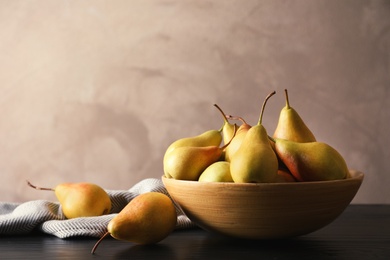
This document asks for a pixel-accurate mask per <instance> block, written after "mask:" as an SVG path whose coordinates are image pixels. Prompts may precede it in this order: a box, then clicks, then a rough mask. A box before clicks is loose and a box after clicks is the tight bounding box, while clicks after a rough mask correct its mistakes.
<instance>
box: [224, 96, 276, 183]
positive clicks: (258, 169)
mask: <svg viewBox="0 0 390 260" xmlns="http://www.w3.org/2000/svg"><path fill="white" fill-rule="evenodd" d="M274 94H275V91H274V92H272V93H271V94H269V95H268V96H267V97H266V99H265V101H264V103H263V106H262V109H261V114H260V118H259V121H258V123H257V125H255V126H252V127H251V128H250V129H249V130H248V132H247V133H246V135H245V138H244V140H243V141H242V143H241V145H240V147H239V148H238V150H237V152H236V153H235V154H234V155H233V156H232V158H231V162H230V171H231V174H232V178H233V180H234V182H237V183H249V182H274V181H275V179H276V177H277V173H278V159H277V157H276V154H275V152H274V150H273V149H272V147H271V144H270V141H269V139H268V134H267V131H266V129H265V128H264V126H263V125H262V118H263V113H264V108H265V105H266V103H267V100H268V99H269V98H270V97H271V96H272V95H274Z"/></svg>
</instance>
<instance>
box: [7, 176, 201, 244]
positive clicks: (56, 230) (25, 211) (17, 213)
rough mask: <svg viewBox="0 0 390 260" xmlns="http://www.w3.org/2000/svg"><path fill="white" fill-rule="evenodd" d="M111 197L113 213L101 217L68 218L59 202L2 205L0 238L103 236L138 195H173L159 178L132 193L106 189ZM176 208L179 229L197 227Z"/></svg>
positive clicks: (139, 185) (143, 182) (141, 185)
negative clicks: (3, 236)
mask: <svg viewBox="0 0 390 260" xmlns="http://www.w3.org/2000/svg"><path fill="white" fill-rule="evenodd" d="M106 191H107V193H108V195H109V196H110V198H111V202H112V208H111V212H110V214H107V215H103V216H98V217H83V218H74V219H66V218H65V216H64V215H63V213H62V211H61V206H60V204H59V203H58V202H52V201H47V200H34V201H28V202H24V203H4V202H0V235H20V234H28V233H31V232H33V231H40V232H43V233H47V234H51V235H54V236H57V237H59V238H68V237H75V236H90V237H101V236H102V235H103V234H104V233H105V232H106V230H107V225H108V222H110V220H111V219H112V218H113V217H114V216H115V215H116V214H117V213H118V212H120V210H121V209H123V208H124V207H125V206H126V205H127V203H129V202H130V201H131V200H132V199H133V198H135V197H136V196H137V195H139V194H142V193H146V192H150V191H155V192H161V193H164V194H166V195H168V196H169V194H168V192H167V191H166V189H165V187H164V185H163V183H162V181H161V180H159V179H153V178H149V179H145V180H142V181H140V182H139V183H137V184H135V185H134V186H133V187H132V188H130V189H129V190H106ZM175 206H176V210H177V214H178V218H177V225H176V229H185V228H191V227H194V226H195V224H193V223H192V222H191V221H190V220H189V219H188V218H187V216H186V215H185V214H184V213H183V212H182V211H181V209H180V208H179V207H178V206H177V205H175Z"/></svg>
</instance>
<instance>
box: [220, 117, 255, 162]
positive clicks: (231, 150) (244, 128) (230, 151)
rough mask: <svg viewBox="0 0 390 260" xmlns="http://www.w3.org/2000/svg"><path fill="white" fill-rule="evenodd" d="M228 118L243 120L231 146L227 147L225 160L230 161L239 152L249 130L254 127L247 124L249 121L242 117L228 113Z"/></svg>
mask: <svg viewBox="0 0 390 260" xmlns="http://www.w3.org/2000/svg"><path fill="white" fill-rule="evenodd" d="M227 118H229V119H238V120H240V121H241V122H242V124H241V125H240V126H239V128H238V129H237V132H236V134H235V136H234V138H233V139H232V141H231V143H230V145H229V146H227V147H226V149H225V161H227V162H230V161H231V158H232V156H233V155H234V154H235V153H236V152H237V150H238V148H240V146H241V143H242V141H243V140H244V138H245V135H246V133H247V132H248V130H249V129H250V128H251V127H252V126H251V125H249V124H247V122H246V121H245V120H244V119H243V118H242V117H233V116H231V115H228V116H227Z"/></svg>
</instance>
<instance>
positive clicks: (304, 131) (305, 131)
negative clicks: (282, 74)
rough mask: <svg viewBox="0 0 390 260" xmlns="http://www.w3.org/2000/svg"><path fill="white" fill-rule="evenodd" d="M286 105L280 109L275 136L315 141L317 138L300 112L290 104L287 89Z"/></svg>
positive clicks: (297, 140) (296, 140)
mask: <svg viewBox="0 0 390 260" xmlns="http://www.w3.org/2000/svg"><path fill="white" fill-rule="evenodd" d="M284 92H285V95H286V106H285V107H283V109H282V110H281V111H280V115H279V121H278V124H277V126H276V129H275V132H274V134H273V137H274V138H280V139H287V140H291V141H295V142H302V143H303V142H315V141H316V138H315V137H314V135H313V133H312V132H311V131H310V129H309V128H308V127H307V126H306V124H305V123H304V121H303V120H302V118H301V117H300V115H299V114H298V112H297V111H296V110H295V109H294V108H292V107H291V106H290V103H289V99H288V93H287V89H285V90H284Z"/></svg>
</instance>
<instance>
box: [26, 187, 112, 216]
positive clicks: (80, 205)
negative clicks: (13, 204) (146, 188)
mask: <svg viewBox="0 0 390 260" xmlns="http://www.w3.org/2000/svg"><path fill="white" fill-rule="evenodd" d="M27 184H28V185H29V186H30V187H32V188H34V189H37V190H49V191H54V193H55V195H56V197H57V199H58V201H59V202H60V204H61V207H62V212H63V213H64V215H65V217H66V218H68V219H71V218H78V217H93V216H101V215H105V214H108V213H110V210H111V199H110V197H109V196H108V194H107V193H106V191H105V190H104V189H103V188H101V187H100V186H98V185H96V184H93V183H86V182H80V183H62V184H59V185H57V186H56V187H55V188H54V189H52V188H42V187H37V186H35V185H33V184H31V183H30V182H29V181H27Z"/></svg>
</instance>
